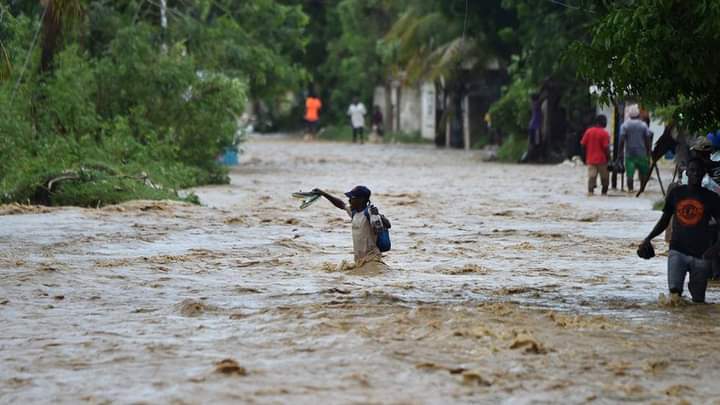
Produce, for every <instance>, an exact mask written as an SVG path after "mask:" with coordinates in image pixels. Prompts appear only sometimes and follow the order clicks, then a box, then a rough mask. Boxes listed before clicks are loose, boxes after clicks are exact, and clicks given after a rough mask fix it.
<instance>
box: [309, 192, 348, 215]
mask: <svg viewBox="0 0 720 405" xmlns="http://www.w3.org/2000/svg"><path fill="white" fill-rule="evenodd" d="M313 192H315V193H318V194H320V195H321V196H323V197H325V198H326V199H327V200H328V201H330V202H331V203H332V205H334V206H336V207H338V208H339V209H341V210H343V211H347V207H346V206H345V201H343V200H341V199H339V198H337V197H335V196H334V195H332V194H328V193H326V192H325V191H323V190H320V189H319V188H316V189H314V190H313Z"/></svg>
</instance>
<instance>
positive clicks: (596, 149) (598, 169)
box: [580, 115, 610, 195]
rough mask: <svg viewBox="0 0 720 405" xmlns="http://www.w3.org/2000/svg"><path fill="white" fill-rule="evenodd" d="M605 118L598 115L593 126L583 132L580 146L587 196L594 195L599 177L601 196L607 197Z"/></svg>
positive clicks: (607, 148) (608, 144) (607, 157)
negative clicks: (586, 182) (585, 167)
mask: <svg viewBox="0 0 720 405" xmlns="http://www.w3.org/2000/svg"><path fill="white" fill-rule="evenodd" d="M606 126H607V118H606V117H605V116H604V115H598V116H597V117H596V118H595V125H594V126H592V127H590V128H588V130H587V131H585V134H584V135H583V137H582V139H581V140H580V144H581V145H582V147H583V149H584V151H585V164H586V165H587V167H588V195H593V194H594V193H595V187H596V185H597V177H598V175H600V183H601V184H602V195H607V192H608V186H609V185H610V173H609V172H608V161H609V160H610V134H608V132H607V131H606V130H605V127H606Z"/></svg>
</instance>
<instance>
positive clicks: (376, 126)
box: [372, 105, 385, 136]
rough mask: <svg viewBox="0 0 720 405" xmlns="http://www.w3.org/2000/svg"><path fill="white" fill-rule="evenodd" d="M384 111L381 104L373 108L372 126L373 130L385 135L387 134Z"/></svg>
mask: <svg viewBox="0 0 720 405" xmlns="http://www.w3.org/2000/svg"><path fill="white" fill-rule="evenodd" d="M383 120H384V119H383V113H382V111H381V110H380V106H379V105H376V106H375V107H374V108H373V115H372V126H373V130H375V132H376V133H377V134H378V135H379V136H383V135H384V134H385V129H384V127H383Z"/></svg>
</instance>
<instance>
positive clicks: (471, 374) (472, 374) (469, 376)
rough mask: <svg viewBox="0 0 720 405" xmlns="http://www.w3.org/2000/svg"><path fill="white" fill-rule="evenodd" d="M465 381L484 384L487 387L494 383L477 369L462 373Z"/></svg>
mask: <svg viewBox="0 0 720 405" xmlns="http://www.w3.org/2000/svg"><path fill="white" fill-rule="evenodd" d="M462 378H463V383H465V384H473V385H482V386H485V387H489V386H491V385H492V383H491V382H490V381H488V380H487V379H485V377H483V376H482V375H481V374H480V373H479V372H477V371H466V372H464V373H462Z"/></svg>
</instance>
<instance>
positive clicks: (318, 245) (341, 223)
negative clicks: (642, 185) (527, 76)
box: [0, 137, 720, 404]
mask: <svg viewBox="0 0 720 405" xmlns="http://www.w3.org/2000/svg"><path fill="white" fill-rule="evenodd" d="M245 149H246V153H245V154H244V155H243V156H242V164H241V165H240V166H239V167H237V168H235V169H234V170H233V172H232V173H231V178H232V183H231V184H230V185H228V186H217V187H207V188H202V189H198V190H196V192H197V194H198V195H199V196H200V198H201V200H202V202H203V204H205V206H203V207H198V206H191V205H185V204H179V203H171V202H142V201H140V202H132V203H127V204H122V205H119V206H111V207H106V208H103V209H98V210H93V209H77V208H61V209H47V208H43V209H25V208H22V207H5V208H4V209H3V210H4V211H3V212H4V213H5V214H9V215H3V216H0V224H1V225H2V226H0V245H1V246H2V250H1V251H0V319H2V324H3V329H2V332H0V362H1V364H2V367H0V402H2V403H28V402H62V403H77V402H89V403H108V402H118V403H210V402H217V401H219V402H224V403H234V402H243V403H313V404H314V403H448V402H457V403H477V402H490V401H492V402H504V403H557V402H559V401H560V402H563V403H616V402H626V401H633V402H641V403H653V402H655V403H681V402H683V401H689V402H690V403H713V402H712V401H717V398H720V383H718V380H720V371H718V370H717V366H716V365H717V364H718V361H720V349H718V347H719V346H718V338H720V323H719V322H718V317H719V316H720V308H718V306H717V305H715V304H711V305H683V306H680V307H666V306H662V305H659V304H658V294H659V293H660V292H664V291H665V288H666V279H665V260H666V251H667V247H666V245H665V244H664V243H663V242H662V241H660V240H659V239H658V240H657V241H656V244H655V247H656V249H657V251H658V253H660V257H658V258H655V259H653V260H650V261H643V260H641V259H639V258H637V256H636V255H635V249H636V246H637V242H638V241H639V240H641V239H642V238H643V237H644V236H645V235H646V234H647V233H648V231H649V230H650V229H651V228H652V226H653V224H654V222H655V221H656V220H657V218H658V217H659V215H660V214H659V212H657V211H652V209H651V206H652V203H653V202H654V201H656V200H658V199H660V198H661V195H660V193H659V191H655V190H657V189H658V187H657V185H656V184H652V185H651V187H650V188H651V192H650V193H648V194H646V195H644V196H643V197H642V198H639V199H636V198H634V197H630V196H628V195H626V194H624V193H621V192H615V193H614V194H613V193H612V192H611V194H612V195H611V196H610V197H607V198H602V197H599V196H598V197H592V198H589V197H586V196H585V194H584V184H585V168H584V167H573V166H565V165H558V166H519V165H502V164H491V163H483V162H480V160H479V158H478V157H477V156H476V155H475V154H473V153H466V152H462V151H447V150H437V149H435V148H434V147H431V146H410V145H392V146H390V145H362V146H361V145H348V144H334V143H317V144H308V143H302V142H298V141H295V140H292V139H287V138H283V137H262V138H254V139H253V140H252V141H251V142H250V143H248V144H247V145H245ZM356 184H364V185H367V186H368V187H369V188H370V189H371V190H372V191H373V198H372V200H373V202H374V203H375V204H376V205H378V206H379V207H380V209H381V211H382V212H383V213H384V214H385V215H386V216H388V217H389V218H390V219H391V221H392V223H393V228H392V230H391V237H392V241H393V250H392V251H391V252H389V254H387V255H386V262H387V263H388V265H389V266H390V267H391V270H390V271H388V272H386V273H383V274H356V273H353V271H347V270H345V269H344V265H343V263H344V262H350V261H352V246H351V244H352V242H351V236H350V223H349V220H348V219H347V218H346V216H345V215H344V214H343V212H341V211H340V210H337V209H336V208H334V207H332V206H331V205H330V204H329V203H328V202H327V201H324V200H323V201H318V202H317V203H315V205H313V206H311V207H310V208H307V209H305V210H302V211H301V210H299V209H298V208H297V207H298V205H299V203H298V200H294V199H292V198H290V194H291V193H292V192H295V191H299V190H303V191H307V190H310V189H312V188H314V187H320V188H323V189H326V190H328V191H329V192H331V193H334V194H338V195H340V194H341V193H342V192H343V191H347V190H349V189H350V188H351V187H352V186H354V185H356ZM708 300H709V301H710V302H713V303H716V302H720V289H718V288H717V286H711V288H710V290H709V292H708ZM225 359H230V360H232V361H226V362H222V361H223V360H225ZM221 362H222V363H221ZM715 403H720V402H715Z"/></svg>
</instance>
